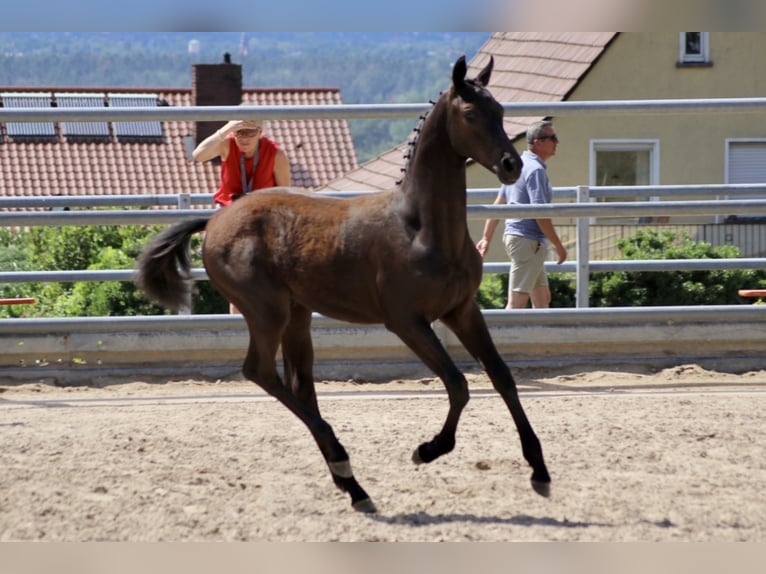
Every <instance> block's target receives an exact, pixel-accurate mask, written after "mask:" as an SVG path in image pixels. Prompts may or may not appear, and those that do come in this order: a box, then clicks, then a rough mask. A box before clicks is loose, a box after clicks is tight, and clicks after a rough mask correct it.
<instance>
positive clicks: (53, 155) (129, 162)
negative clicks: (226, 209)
mask: <svg viewBox="0 0 766 574" xmlns="http://www.w3.org/2000/svg"><path fill="white" fill-rule="evenodd" d="M3 92H14V93H19V92H37V93H40V92H45V93H47V94H53V93H54V92H55V93H71V94H77V93H80V94H84V93H88V94H94V93H97V94H102V95H104V96H105V95H106V94H107V93H115V92H121V93H131V94H155V95H156V96H157V98H158V99H159V100H160V101H162V100H165V101H167V103H168V104H169V105H171V106H191V105H193V104H192V90H191V89H190V88H189V89H187V88H179V89H168V88H157V89H144V88H130V89H125V88H93V87H89V88H80V87H77V88H62V87H45V88H41V87H34V88H30V87H23V88H21V87H2V86H0V93H3ZM242 103H243V104H245V105H325V104H342V100H341V96H340V91H339V90H338V89H337V88H284V89H283V88H268V89H257V88H243V90H242ZM57 126H58V127H57V137H56V138H55V141H43V140H42V139H40V140H38V141H31V140H24V139H23V138H13V137H9V136H8V129H7V125H4V124H3V125H0V136H1V137H0V174H1V176H0V196H5V197H8V196H37V195H127V194H153V193H154V194H164V193H179V192H189V193H212V192H213V191H215V189H216V187H217V186H218V182H219V179H220V167H219V166H218V165H216V164H214V163H212V162H205V163H202V164H200V163H195V162H192V161H191V158H190V150H191V149H192V148H193V147H194V143H193V141H194V133H195V131H194V122H190V121H180V122H173V121H163V122H162V134H163V137H162V139H161V140H159V139H158V138H149V140H152V139H153V141H143V142H142V141H139V140H135V141H131V142H120V141H117V140H116V139H115V137H114V136H113V135H112V136H111V138H110V139H109V140H108V141H106V142H104V141H102V142H97V141H90V142H89V141H82V142H76V141H70V140H68V139H67V138H66V137H65V136H64V135H63V134H62V129H61V127H60V125H58V122H57ZM264 133H265V134H266V135H267V136H268V137H271V138H272V139H274V140H275V141H277V142H278V143H279V144H280V145H281V146H282V148H283V149H284V150H285V152H286V153H287V156H288V158H289V159H290V165H291V168H292V180H293V185H295V186H298V187H305V188H318V187H321V186H323V185H324V184H326V183H327V182H329V181H330V180H332V179H334V178H337V177H339V176H341V175H342V174H344V173H346V172H348V171H351V170H354V169H355V168H356V167H358V162H357V159H356V151H355V149H354V145H353V140H352V138H351V133H350V131H349V129H348V124H347V122H345V121H342V120H299V121H294V120H284V121H266V122H264Z"/></svg>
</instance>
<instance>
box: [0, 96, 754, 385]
mask: <svg viewBox="0 0 766 574" xmlns="http://www.w3.org/2000/svg"><path fill="white" fill-rule="evenodd" d="M504 107H505V110H506V112H507V113H510V114H512V115H514V116H520V115H540V116H562V115H566V114H575V113H576V114H589V113H592V114H603V113H609V114H635V113H648V112H651V113H672V114H682V113H700V112H703V111H704V112H714V113H717V112H736V113H754V112H760V113H762V112H763V111H764V110H765V109H766V98H746V99H730V98H724V99H714V100H710V99H708V100H661V101H626V102H614V101H600V102H547V103H529V104H505V105H504ZM428 109H430V104H402V105H356V106H354V105H339V106H267V107H258V108H246V107H241V106H212V107H189V108H170V107H163V108H156V109H150V108H121V109H117V108H102V109H93V108H70V109H57V108H52V109H3V108H0V122H11V121H13V122H17V121H25V122H26V121H28V122H42V121H105V120H106V121H156V120H164V121H174V120H175V121H178V120H192V121H198V120H207V121H210V120H229V119H232V118H252V117H258V118H261V119H270V120H295V119H308V118H314V119H317V118H318V119H337V118H344V119H357V118H366V119H367V118H401V117H412V118H416V117H417V116H418V115H420V114H422V113H423V112H425V111H427V110H428ZM764 190H766V185H763V186H761V185H756V186H746V185H736V186H735V185H731V186H729V185H727V186H723V185H719V186H688V187H686V186H654V187H630V188H588V187H586V186H580V187H577V188H557V192H558V193H559V194H562V195H567V194H569V195H573V196H574V197H575V198H576V202H575V203H554V204H551V205H546V206H494V205H469V206H468V208H467V209H468V217H469V218H476V219H485V218H505V217H509V216H521V217H551V218H557V217H572V218H575V219H576V221H577V247H576V257H575V261H574V262H572V263H565V264H564V265H561V266H556V267H555V270H556V271H563V272H574V273H575V274H576V277H577V306H578V308H576V309H545V310H535V311H534V312H530V311H486V312H485V317H486V318H487V320H488V322H489V323H490V326H491V328H492V330H493V335H494V336H495V338H496V340H497V341H499V343H498V347H499V349H500V350H501V352H505V353H508V355H509V357H510V356H515V357H522V358H523V357H527V358H528V359H529V360H548V361H550V360H552V358H554V357H555V358H556V360H558V361H566V360H574V359H575V358H576V357H578V356H579V357H583V356H589V357H591V358H598V357H602V358H603V359H604V360H608V359H611V360H612V361H614V360H619V359H620V357H621V358H622V359H623V360H626V361H627V360H629V359H630V358H632V359H633V360H640V361H646V360H650V359H651V358H652V357H654V359H655V360H656V359H661V358H663V357H664V358H666V359H667V360H670V361H671V362H672V361H676V360H682V359H681V357H687V358H688V357H698V358H704V357H707V358H709V359H720V360H723V359H727V360H731V359H732V358H733V359H734V360H735V361H738V362H739V364H740V365H742V366H744V365H746V364H751V363H753V362H755V364H760V362H763V361H764V356H765V355H766V353H764V352H763V351H764V348H763V346H764V345H763V342H764V338H765V337H766V306H760V307H759V306H715V307H706V306H702V307H663V308H616V309H615V308H610V309H586V308H585V307H587V292H588V291H587V285H588V280H589V274H590V273H591V272H593V271H606V270H619V269H630V270H639V269H641V270H667V271H671V270H676V269H720V268H729V269H733V268H765V267H766V260H764V259H761V258H747V259H717V260H711V259H703V260H681V261H679V260H662V261H590V260H589V253H588V244H589V241H588V236H589V230H590V218H592V217H600V218H603V217H625V216H631V217H635V216H666V215H671V216H679V215H720V214H749V215H762V214H766V200H763V199H752V200H743V199H739V200H719V199H710V200H702V201H700V200H694V201H678V200H676V199H675V198H676V197H682V196H684V195H690V194H693V195H696V196H699V195H705V194H707V195H709V196H710V197H711V198H714V197H720V196H726V195H738V196H742V195H747V194H763V193H764ZM472 193H477V194H480V193H485V194H487V195H488V202H489V201H491V199H492V198H494V195H495V193H496V190H494V189H493V190H475V191H473V192H472ZM490 194H491V195H490ZM335 195H344V194H342V193H336V194H335ZM625 195H630V196H632V197H637V196H644V195H646V196H668V197H673V199H672V200H670V201H660V202H656V201H651V202H647V201H633V202H610V203H594V202H593V201H592V200H594V199H598V198H600V197H605V196H611V197H619V196H625ZM210 199H211V197H210V196H200V195H196V194H195V195H190V194H179V195H177V196H176V195H169V196H167V195H141V196H99V197H45V198H39V197H38V198H31V197H28V198H24V197H16V198H0V226H12V227H16V226H37V225H48V226H62V225H105V224H114V225H127V224H140V223H161V224H165V223H172V222H175V221H178V220H180V219H185V218H192V217H197V216H199V215H201V214H202V213H205V211H206V210H205V209H193V208H192V207H193V206H195V205H196V206H198V207H199V206H204V205H205V204H208V205H209V202H210ZM106 206H110V207H118V208H124V207H128V206H133V207H141V208H145V207H153V206H165V207H168V206H176V207H177V209H150V210H146V209H139V210H131V209H117V210H94V211H87V210H79V209H78V210H71V208H82V207H106ZM66 207H69V208H70V211H66V210H63V208H66ZM24 209H33V211H24ZM40 209H45V210H46V211H41V210H40ZM551 265H553V264H551ZM485 270H486V271H487V272H504V271H506V270H507V264H493V263H489V264H486V265H485ZM194 276H195V278H196V279H204V278H205V275H204V270H201V269H197V270H195V273H194ZM131 277H132V270H106V271H36V272H23V273H22V272H18V273H17V272H0V283H3V282H6V283H7V282H26V281H92V280H97V281H105V280H117V281H125V280H130V279H131ZM743 287H747V286H743ZM178 329H180V330H182V331H183V332H178V331H177V330H178ZM314 329H315V346H316V350H317V359H318V361H320V362H321V361H322V360H323V358H324V360H325V361H326V364H330V363H333V361H334V363H333V364H336V365H341V366H342V368H343V369H345V370H351V371H353V372H357V371H358V372H359V373H361V372H362V370H360V369H361V367H359V365H362V364H372V366H373V370H375V372H376V373H378V374H379V375H381V376H383V377H386V376H392V373H393V371H395V366H396V365H403V368H405V369H406V370H407V372H411V370H412V368H413V364H417V361H414V360H413V357H412V356H411V355H410V354H409V353H408V352H407V351H406V349H404V350H402V349H403V346H402V345H401V343H399V342H398V341H391V340H389V338H387V335H385V334H384V333H381V329H382V328H378V327H370V328H368V327H358V326H349V325H345V324H341V323H339V322H334V321H332V320H329V319H326V318H323V317H321V316H316V315H315V319H314ZM169 330H173V331H172V334H171V333H169V332H168V331H169ZM440 336H441V337H442V339H443V340H444V341H445V346H447V348H448V350H450V351H451V352H456V353H458V354H459V353H460V351H459V350H458V349H457V347H456V346H455V344H454V341H453V342H450V334H449V333H448V332H446V331H444V330H441V331H440ZM245 337H246V333H245V331H244V323H243V321H242V319H241V317H236V316H233V317H229V316H225V317H224V316H216V315H214V316H197V317H171V316H160V317H109V318H72V319H2V320H0V348H2V349H3V353H2V354H0V357H1V359H2V360H1V361H0V368H2V369H3V372H5V373H9V372H11V371H14V373H15V374H20V373H22V372H25V373H27V374H30V373H33V374H35V375H37V372H38V369H43V370H44V371H46V372H50V367H51V365H54V366H55V365H57V364H58V365H59V366H61V365H63V366H69V367H71V366H76V368H77V369H80V372H81V369H82V366H83V364H88V365H90V366H91V367H95V368H96V369H97V370H103V369H104V368H105V367H106V366H107V365H112V366H113V367H114V368H121V367H125V366H126V365H127V368H128V369H131V370H132V371H135V368H136V365H144V366H147V365H149V366H162V365H164V366H166V367H169V368H171V369H172V370H173V372H178V369H179V365H189V364H190V363H192V364H193V363H199V364H207V363H206V357H207V359H209V361H208V362H210V364H215V363H216V361H217V362H218V363H220V362H221V361H223V362H224V363H227V365H228V366H229V367H231V366H232V365H236V364H237V363H238V362H239V359H240V357H241V354H242V349H243V348H244V347H245V346H246V341H245V340H244V338H245ZM551 342H555V343H557V344H556V348H555V349H549V348H548V345H550V344H551ZM203 349H204V352H202V350H203ZM525 352H526V353H527V354H526V355H525V354H524V353H525ZM381 363H383V364H385V365H387V368H386V369H383V370H381V368H380V366H381ZM219 366H220V365H219ZM190 368H192V369H193V368H195V367H190ZM14 369H15V370H14ZM319 372H320V373H321V369H320V371H319Z"/></svg>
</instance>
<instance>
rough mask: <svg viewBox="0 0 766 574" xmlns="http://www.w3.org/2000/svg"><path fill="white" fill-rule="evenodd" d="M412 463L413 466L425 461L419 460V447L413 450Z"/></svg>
mask: <svg viewBox="0 0 766 574" xmlns="http://www.w3.org/2000/svg"><path fill="white" fill-rule="evenodd" d="M412 462H414V463H415V464H423V463H424V462H425V461H424V460H423V459H422V458H420V447H418V448H416V449H415V452H413V453H412Z"/></svg>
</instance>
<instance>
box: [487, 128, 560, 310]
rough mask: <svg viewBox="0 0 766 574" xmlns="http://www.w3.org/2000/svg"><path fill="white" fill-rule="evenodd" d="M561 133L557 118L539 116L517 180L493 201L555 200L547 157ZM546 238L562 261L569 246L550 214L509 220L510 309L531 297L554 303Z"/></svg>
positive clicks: (493, 223) (491, 225)
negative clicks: (548, 274) (547, 266)
mask: <svg viewBox="0 0 766 574" xmlns="http://www.w3.org/2000/svg"><path fill="white" fill-rule="evenodd" d="M558 144H559V138H558V136H557V135H556V130H555V129H554V128H553V123H552V122H550V121H537V122H534V123H532V124H531V125H530V126H529V128H528V129H527V149H526V150H525V151H524V152H523V153H522V154H521V159H522V161H523V162H524V167H523V168H522V170H521V176H520V177H519V179H518V180H517V181H516V183H514V184H513V185H503V186H501V187H500V191H499V193H498V194H497V198H496V199H495V202H494V204H495V205H499V204H543V203H550V202H551V201H552V200H553V189H552V188H551V184H550V181H549V180H548V174H547V172H546V167H547V166H546V163H545V162H546V161H547V160H548V159H550V158H551V157H553V155H554V154H555V153H556V147H557V146H558ZM497 222H498V220H497V219H488V220H487V221H486V223H485V224H484V233H483V235H482V237H481V239H480V240H479V241H478V242H477V243H476V248H477V249H478V250H479V253H480V254H481V256H482V257H484V256H485V255H486V254H487V251H488V250H489V244H490V242H491V241H492V235H494V233H495V228H496V227H497ZM546 241H550V243H552V244H553V246H554V247H555V248H556V253H557V256H558V263H559V264H561V263H563V262H564V261H566V259H567V250H566V247H564V245H563V244H562V243H561V239H559V236H558V234H557V233H556V229H555V228H554V226H553V222H552V221H551V220H550V219H543V218H540V219H506V220H505V231H504V233H503V244H504V245H505V251H506V253H508V257H509V258H510V260H511V270H510V275H509V277H508V304H507V305H506V309H524V308H526V306H527V304H528V303H529V301H530V300H531V301H532V307H534V308H546V307H549V306H550V303H551V290H550V287H549V286H548V276H547V274H546V273H545V266H544V265H545V258H546V250H547V249H546Z"/></svg>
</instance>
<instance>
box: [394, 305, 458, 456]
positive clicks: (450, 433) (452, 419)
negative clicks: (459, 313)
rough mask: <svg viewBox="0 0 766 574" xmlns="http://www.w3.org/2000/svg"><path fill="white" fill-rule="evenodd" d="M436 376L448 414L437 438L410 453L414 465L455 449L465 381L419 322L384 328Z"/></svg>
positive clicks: (429, 330)
mask: <svg viewBox="0 0 766 574" xmlns="http://www.w3.org/2000/svg"><path fill="white" fill-rule="evenodd" d="M386 327H387V328H388V329H389V330H391V331H392V332H394V333H396V335H398V336H399V338H400V339H401V340H402V341H404V343H405V344H406V345H407V346H408V347H409V348H410V349H411V350H412V351H413V352H414V353H415V354H416V355H417V356H418V357H419V358H420V359H421V360H422V361H423V362H424V363H425V364H426V366H427V367H428V368H429V369H431V370H432V371H433V372H434V373H435V374H436V376H438V377H439V378H440V379H441V380H442V383H444V387H445V389H446V390H447V396H448V397H449V411H448V412H447V419H446V420H445V421H444V426H443V427H442V429H441V431H440V432H439V434H437V435H436V436H434V438H433V439H432V440H430V441H429V442H424V443H423V444H421V445H420V446H419V447H418V448H417V449H416V450H415V452H414V453H413V455H412V460H413V461H414V462H415V463H416V464H420V463H423V462H431V461H433V460H435V459H436V458H438V457H440V456H441V455H443V454H446V453H448V452H450V451H451V450H452V449H453V448H455V432H456V431H457V425H458V421H459V420H460V414H461V413H462V412H463V409H464V408H465V406H466V404H468V381H466V379H465V377H464V376H463V373H461V372H460V370H459V369H458V368H457V366H455V363H454V362H453V361H452V359H451V358H450V356H449V355H448V354H447V351H446V349H445V348H444V346H443V345H442V344H441V341H439V338H438V337H437V336H436V333H434V331H433V329H432V328H431V325H429V324H428V323H427V322H426V321H425V320H423V319H417V320H414V321H412V322H408V323H406V324H403V323H396V324H393V323H392V324H388V323H387V324H386Z"/></svg>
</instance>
